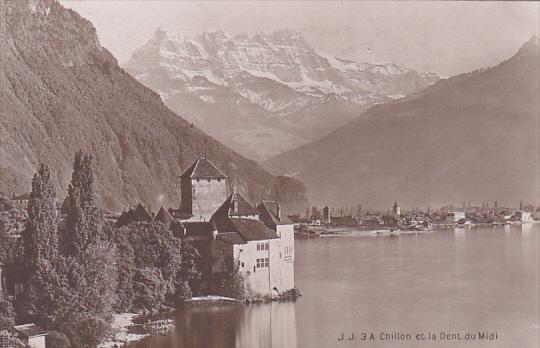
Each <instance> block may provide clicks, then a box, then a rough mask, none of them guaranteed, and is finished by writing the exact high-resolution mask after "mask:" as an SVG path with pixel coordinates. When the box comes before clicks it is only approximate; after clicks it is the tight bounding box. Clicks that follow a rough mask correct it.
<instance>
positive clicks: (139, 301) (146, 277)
mask: <svg viewBox="0 0 540 348" xmlns="http://www.w3.org/2000/svg"><path fill="white" fill-rule="evenodd" d="M167 288H168V286H167V282H166V281H165V279H164V278H163V274H162V273H161V270H160V269H159V268H157V267H144V268H139V269H137V271H136V272H135V277H134V278H133V289H134V292H135V300H134V302H133V305H134V308H135V309H136V310H142V311H144V312H148V313H155V312H157V311H158V310H159V309H160V308H161V306H162V305H163V303H164V302H165V297H166V295H167V292H168V289H167Z"/></svg>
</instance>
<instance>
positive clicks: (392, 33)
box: [61, 0, 540, 77]
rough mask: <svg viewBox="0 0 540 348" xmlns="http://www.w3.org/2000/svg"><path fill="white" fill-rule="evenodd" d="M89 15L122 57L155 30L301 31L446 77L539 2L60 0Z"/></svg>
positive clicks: (538, 18)
mask: <svg viewBox="0 0 540 348" xmlns="http://www.w3.org/2000/svg"><path fill="white" fill-rule="evenodd" d="M61 3H62V4H63V5H64V6H66V7H69V8H72V9H73V10H75V11H77V12H78V13H79V14H81V15H82V16H83V17H85V18H87V19H88V20H90V21H91V22H92V23H93V24H94V26H95V27H96V29H97V33H98V36H99V39H100V42H101V44H102V45H103V46H105V47H106V48H107V49H109V51H111V52H112V53H113V54H114V55H115V56H116V58H117V59H118V61H119V62H120V63H123V62H126V61H127V60H129V58H130V57H131V54H132V53H133V51H135V50H136V49H137V48H138V47H140V46H142V45H143V44H144V43H146V42H147V41H148V40H150V39H151V38H152V36H153V35H154V33H155V31H156V29H157V28H158V27H161V28H162V29H164V30H167V31H175V32H179V33H181V34H182V35H185V36H190V37H194V36H196V35H198V34H200V33H201V32H203V31H205V30H222V31H225V32H228V33H230V34H233V35H235V34H248V35H249V34H254V33H256V32H265V33H270V32H273V31H275V30H281V29H292V30H296V31H299V32H301V33H302V34H303V36H304V37H305V38H306V39H307V40H308V42H310V44H311V45H312V46H313V47H314V48H316V49H318V50H321V51H324V52H326V53H329V54H332V55H334V56H337V57H341V58H347V59H353V60H356V61H359V62H376V63H383V62H384V63H386V62H393V63H396V64H398V65H403V66H406V67H409V68H412V69H415V70H418V71H431V72H435V73H437V74H439V75H441V76H443V77H448V76H453V75H457V74H459V73H463V72H468V71H472V70H475V69H477V68H480V67H488V66H494V65H496V64H497V63H499V62H501V61H502V60H505V59H507V58H509V57H510V56H512V55H513V54H514V53H515V52H516V51H517V50H518V49H519V47H520V46H521V45H522V44H523V43H525V42H526V41H527V40H528V39H530V38H531V36H533V35H537V36H540V3H539V2H469V1H467V2H464V1H461V2H412V1H405V2H392V1H383V2H365V1H279V2H275V1H232V2H224V1H209V2H206V1H205V2H194V1H129V0H127V1H126V0H124V1H118V0H113V1H103V0H99V1H96V0H82V1H81V0H78V1H75V0H68V1H66V0H63V1H61Z"/></svg>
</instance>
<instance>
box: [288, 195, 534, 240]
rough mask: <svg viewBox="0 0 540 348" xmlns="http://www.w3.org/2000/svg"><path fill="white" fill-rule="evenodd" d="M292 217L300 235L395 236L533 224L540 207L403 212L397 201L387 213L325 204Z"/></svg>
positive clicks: (464, 206) (484, 204) (465, 206)
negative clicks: (347, 233)
mask: <svg viewBox="0 0 540 348" xmlns="http://www.w3.org/2000/svg"><path fill="white" fill-rule="evenodd" d="M290 218H291V220H292V221H293V222H295V228H296V232H297V236H307V237H309V236H325V235H336V234H340V233H346V232H351V231H357V232H365V233H371V234H391V235H394V234H399V233H415V232H416V233H418V232H422V231H433V230H435V229H444V228H464V227H472V226H477V225H509V224H523V223H533V222H538V221H539V220H540V207H536V206H534V205H533V204H524V203H523V201H521V202H520V203H519V208H510V207H503V206H499V204H498V202H497V201H495V202H494V204H493V205H492V206H490V204H489V203H488V202H482V205H481V206H472V205H471V203H470V202H468V203H467V204H466V203H465V202H463V204H462V206H461V207H455V206H444V207H441V208H439V209H437V210H432V209H431V208H430V207H429V206H428V207H427V209H426V210H421V209H419V208H415V209H412V210H410V211H402V210H401V207H400V206H399V205H398V203H397V201H394V205H393V206H392V207H391V209H389V210H387V211H385V212H384V211H369V210H367V211H366V210H363V208H362V206H361V205H358V207H357V208H356V209H355V208H351V207H348V208H330V207H328V206H325V207H324V208H323V209H322V211H321V210H319V208H318V207H312V208H311V209H308V210H307V211H306V214H305V216H304V217H300V216H298V215H295V216H290Z"/></svg>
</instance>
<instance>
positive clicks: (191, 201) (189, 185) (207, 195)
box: [180, 158, 227, 222]
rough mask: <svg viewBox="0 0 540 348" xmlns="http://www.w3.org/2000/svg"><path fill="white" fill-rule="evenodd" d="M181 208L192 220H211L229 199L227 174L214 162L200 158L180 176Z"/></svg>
mask: <svg viewBox="0 0 540 348" xmlns="http://www.w3.org/2000/svg"><path fill="white" fill-rule="evenodd" d="M180 190H181V199H182V206H181V210H182V212H183V213H185V214H189V215H191V216H192V217H191V218H190V221H194V222H205V221H210V218H211V217H212V214H214V212H215V211H216V210H217V209H218V208H219V207H220V206H221V205H222V204H223V202H225V200H226V199H227V176H226V175H225V174H223V172H222V171H220V170H219V169H218V168H217V167H216V166H215V165H214V164H213V163H212V162H210V161H209V160H207V159H206V158H200V159H198V160H197V161H195V163H193V165H192V166H191V167H189V169H188V170H186V171H185V172H184V173H183V174H182V176H181V177H180Z"/></svg>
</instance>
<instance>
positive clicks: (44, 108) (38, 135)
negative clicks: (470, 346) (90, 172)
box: [0, 0, 307, 211]
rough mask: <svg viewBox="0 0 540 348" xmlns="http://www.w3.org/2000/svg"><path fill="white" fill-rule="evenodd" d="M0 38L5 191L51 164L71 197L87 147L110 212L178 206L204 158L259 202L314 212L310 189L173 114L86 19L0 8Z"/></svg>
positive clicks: (0, 175)
mask: <svg viewBox="0 0 540 348" xmlns="http://www.w3.org/2000/svg"><path fill="white" fill-rule="evenodd" d="M0 34H1V35H0V105H1V107H0V192H3V193H5V194H10V195H11V194H12V193H16V194H20V193H23V192H28V191H29V190H30V181H31V178H32V176H33V174H34V172H35V171H36V168H37V166H38V164H39V163H47V164H49V165H50V166H51V168H52V170H53V173H54V174H55V177H56V178H57V181H58V188H59V190H60V196H61V197H62V196H63V195H64V194H65V191H66V189H67V184H68V183H69V180H70V176H71V168H72V163H73V158H74V154H75V152H76V151H77V150H79V149H82V150H84V151H87V152H89V153H92V154H93V155H94V156H95V160H96V175H97V178H98V183H99V192H100V195H101V200H102V204H103V206H104V207H105V208H107V209H111V210H122V209H125V208H128V207H129V206H130V205H134V204H136V203H137V202H138V201H140V202H142V203H144V204H146V205H150V206H151V208H152V209H157V208H159V206H160V205H164V206H166V207H177V206H178V204H179V202H178V200H179V192H178V190H179V185H178V176H179V175H180V174H181V172H182V171H183V170H185V169H187V168H188V167H189V166H190V165H191V164H192V163H193V161H194V160H195V159H196V158H198V157H200V156H203V155H205V156H207V158H208V159H210V160H211V161H212V162H214V163H215V164H216V165H217V166H218V167H219V168H220V169H221V170H222V171H223V172H225V173H226V174H227V175H228V176H229V179H230V182H231V183H234V184H235V185H236V186H237V188H238V190H240V191H241V192H243V193H244V194H245V195H246V196H247V197H248V198H249V199H251V200H252V201H254V202H256V201H259V200H260V199H261V197H264V198H265V199H277V200H279V201H281V202H282V205H283V206H284V209H288V208H290V209H295V208H294V207H295V206H296V207H299V209H302V211H303V209H304V207H305V206H306V204H307V202H306V200H305V197H304V190H305V189H304V187H303V185H302V183H300V182H298V181H297V180H295V179H291V178H286V177H277V176H273V175H270V174H269V173H268V172H267V171H265V170H264V169H262V168H261V167H260V166H259V165H257V163H255V162H254V161H252V160H248V159H246V158H245V157H243V156H241V155H239V154H238V153H236V152H235V151H233V150H231V149H230V148H228V147H227V146H225V145H223V144H221V143H219V142H218V141H217V140H215V139H214V138H212V137H210V136H208V135H206V134H205V133H203V132H202V131H201V130H199V129H198V128H197V127H196V126H194V125H193V124H192V122H189V121H186V120H185V119H184V118H183V116H184V113H183V112H179V113H178V115H177V114H175V113H174V112H172V111H171V110H170V109H169V108H168V107H166V106H165V105H164V104H163V102H162V100H161V98H160V96H159V95H158V94H157V93H155V92H153V91H152V90H150V89H149V88H147V87H145V86H143V85H142V84H141V83H139V82H138V81H137V80H136V79H134V78H133V77H132V76H131V75H129V74H128V73H127V72H125V71H124V70H123V69H122V68H120V67H119V66H118V63H117V61H116V59H115V58H114V57H113V56H112V55H111V54H110V53H109V52H108V51H107V50H106V49H105V48H103V47H102V46H101V45H100V43H99V41H98V38H97V35H96V30H95V28H94V27H93V26H92V24H91V23H90V22H89V21H87V20H85V19H84V18H82V17H81V16H80V15H79V14H77V13H76V12H74V11H72V10H68V9H65V8H64V7H62V6H61V5H60V4H59V3H58V2H56V1H54V0H43V1H34V0H21V1H9V0H0ZM186 112H187V111H186Z"/></svg>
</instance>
